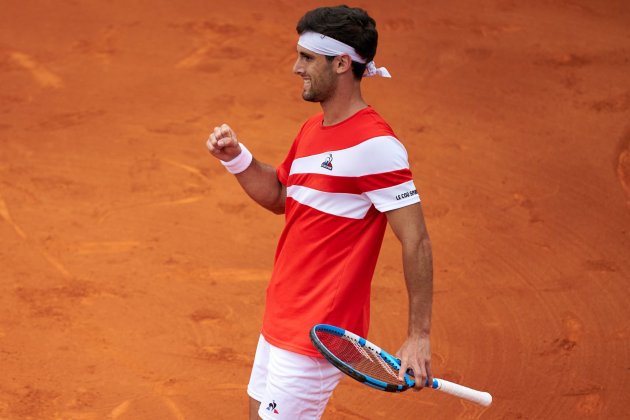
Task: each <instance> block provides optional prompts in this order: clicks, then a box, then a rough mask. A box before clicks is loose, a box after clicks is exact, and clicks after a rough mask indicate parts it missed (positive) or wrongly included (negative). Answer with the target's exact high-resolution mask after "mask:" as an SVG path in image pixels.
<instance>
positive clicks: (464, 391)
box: [431, 378, 492, 407]
mask: <svg viewBox="0 0 630 420" xmlns="http://www.w3.org/2000/svg"><path fill="white" fill-rule="evenodd" d="M431 388H433V389H437V390H438V391H442V392H445V393H447V394H450V395H454V396H456V397H459V398H463V399H465V400H468V401H472V402H474V403H477V404H480V405H483V406H484V407H487V406H489V405H490V404H492V395H490V394H489V393H487V392H483V391H477V390H475V389H472V388H468V387H466V386H463V385H459V384H456V383H453V382H449V381H445V380H444V379H437V378H434V379H433V384H432V385H431Z"/></svg>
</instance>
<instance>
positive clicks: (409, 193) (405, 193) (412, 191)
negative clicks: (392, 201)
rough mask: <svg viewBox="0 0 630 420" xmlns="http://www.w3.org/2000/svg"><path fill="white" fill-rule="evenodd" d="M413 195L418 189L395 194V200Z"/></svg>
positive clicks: (416, 193)
mask: <svg viewBox="0 0 630 420" xmlns="http://www.w3.org/2000/svg"><path fill="white" fill-rule="evenodd" d="M414 195H418V190H411V191H407V192H404V193H402V194H398V195H397V196H396V200H404V199H405V198H409V197H413V196H414Z"/></svg>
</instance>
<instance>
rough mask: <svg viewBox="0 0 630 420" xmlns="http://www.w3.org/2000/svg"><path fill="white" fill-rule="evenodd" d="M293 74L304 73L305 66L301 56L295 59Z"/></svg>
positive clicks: (299, 74)
mask: <svg viewBox="0 0 630 420" xmlns="http://www.w3.org/2000/svg"><path fill="white" fill-rule="evenodd" d="M293 74H297V75H298V76H301V75H302V74H304V68H303V67H302V65H301V63H300V58H299V57H298V58H297V60H295V63H294V64H293Z"/></svg>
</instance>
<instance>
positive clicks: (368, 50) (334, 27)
mask: <svg viewBox="0 0 630 420" xmlns="http://www.w3.org/2000/svg"><path fill="white" fill-rule="evenodd" d="M296 30H297V33H298V34H299V35H301V34H302V33H303V32H308V31H312V32H318V33H320V34H323V35H326V36H329V37H331V38H334V39H336V40H337V41H341V42H343V43H344V44H348V45H350V46H351V47H353V48H354V49H355V51H356V52H357V53H358V54H359V55H360V56H361V57H363V58H365V60H366V62H368V63H369V62H370V61H372V60H373V59H374V56H375V55H376V46H377V44H378V32H377V31H376V21H374V19H372V18H371V17H370V16H369V15H368V14H367V12H366V11H365V10H363V9H360V8H358V7H348V6H346V5H341V6H336V7H319V8H317V9H313V10H311V11H309V12H307V13H306V14H305V15H304V16H302V18H301V19H300V21H299V22H298V24H297V27H296ZM327 58H328V60H332V59H333V58H334V57H327ZM365 67H366V65H365V64H361V63H357V62H356V61H353V62H352V73H353V74H354V77H355V78H356V79H361V78H362V77H363V73H364V72H365Z"/></svg>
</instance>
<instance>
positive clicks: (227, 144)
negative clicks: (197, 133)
mask: <svg viewBox="0 0 630 420" xmlns="http://www.w3.org/2000/svg"><path fill="white" fill-rule="evenodd" d="M206 146H208V150H209V151H210V154H212V155H213V156H214V157H216V158H218V159H220V160H222V161H224V162H229V161H231V160H232V159H234V158H235V157H237V156H238V155H239V154H240V153H241V146H240V145H239V143H238V139H237V138H236V133H235V132H234V131H233V130H232V129H231V128H230V126H229V125H227V124H222V125H221V126H220V127H215V128H214V130H213V131H212V133H211V134H210V137H209V138H208V141H207V142H206Z"/></svg>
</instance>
